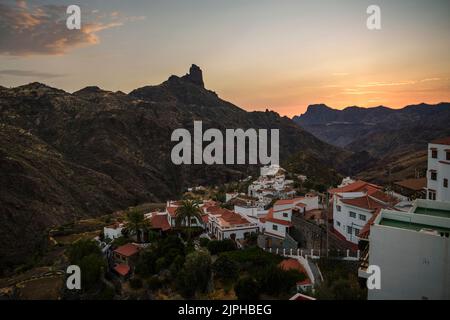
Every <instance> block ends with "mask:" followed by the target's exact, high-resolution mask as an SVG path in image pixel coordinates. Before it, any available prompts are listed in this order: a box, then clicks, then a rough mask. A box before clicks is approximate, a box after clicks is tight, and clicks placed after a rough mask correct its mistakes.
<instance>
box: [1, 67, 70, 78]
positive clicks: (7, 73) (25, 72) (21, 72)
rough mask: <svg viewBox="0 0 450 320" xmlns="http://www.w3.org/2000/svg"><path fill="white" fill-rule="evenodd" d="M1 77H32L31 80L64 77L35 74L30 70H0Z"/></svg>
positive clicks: (42, 73) (60, 75)
mask: <svg viewBox="0 0 450 320" xmlns="http://www.w3.org/2000/svg"><path fill="white" fill-rule="evenodd" d="M3 75H5V76H14V77H33V78H47V79H50V78H58V77H63V76H64V75H63V74H56V73H47V72H37V71H32V70H18V69H7V70H0V76H3Z"/></svg>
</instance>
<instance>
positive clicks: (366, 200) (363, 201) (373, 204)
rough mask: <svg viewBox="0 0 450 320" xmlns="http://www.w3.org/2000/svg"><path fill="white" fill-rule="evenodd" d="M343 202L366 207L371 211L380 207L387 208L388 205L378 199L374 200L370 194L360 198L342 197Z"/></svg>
mask: <svg viewBox="0 0 450 320" xmlns="http://www.w3.org/2000/svg"><path fill="white" fill-rule="evenodd" d="M341 202H343V203H345V204H348V205H350V206H354V207H358V208H362V209H366V210H369V211H373V210H376V209H378V208H387V207H388V206H387V205H384V204H382V203H380V202H378V201H375V200H373V199H372V198H371V197H369V196H364V197H360V198H354V199H341Z"/></svg>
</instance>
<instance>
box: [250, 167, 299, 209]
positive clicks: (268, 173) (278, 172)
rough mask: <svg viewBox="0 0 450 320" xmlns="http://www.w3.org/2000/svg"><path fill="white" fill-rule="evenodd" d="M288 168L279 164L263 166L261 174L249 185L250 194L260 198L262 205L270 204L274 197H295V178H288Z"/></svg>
mask: <svg viewBox="0 0 450 320" xmlns="http://www.w3.org/2000/svg"><path fill="white" fill-rule="evenodd" d="M285 172H286V170H284V169H283V168H281V167H280V166H278V165H271V166H266V167H262V168H261V176H260V177H259V178H258V179H257V180H256V181H253V183H252V184H250V186H249V187H248V195H249V196H251V197H254V198H257V199H258V202H259V203H260V204H262V206H267V205H268V204H270V202H271V201H272V199H274V198H280V199H288V198H293V197H294V196H295V194H296V192H295V190H294V188H293V187H292V186H293V184H294V181H293V180H288V179H286V176H285Z"/></svg>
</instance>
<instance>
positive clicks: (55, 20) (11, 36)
mask: <svg viewBox="0 0 450 320" xmlns="http://www.w3.org/2000/svg"><path fill="white" fill-rule="evenodd" d="M66 9H67V7H66V6H62V5H41V6H31V5H27V3H26V2H25V1H17V2H16V4H15V5H7V4H0V39H1V41H0V55H13V56H30V55H62V54H65V53H67V52H68V51H70V50H72V49H74V48H77V47H81V46H89V45H95V44H97V43H99V41H100V39H99V36H98V33H99V32H100V31H102V30H106V29H110V28H114V27H118V26H121V25H123V24H124V22H128V21H135V20H136V17H129V18H127V17H123V18H122V19H119V14H118V13H114V14H113V15H112V17H111V16H109V17H104V18H100V16H99V15H98V13H94V12H93V11H91V12H87V13H86V16H83V8H82V12H81V15H82V16H81V20H82V25H81V30H69V29H67V27H66V19H67V14H66ZM96 15H97V16H96ZM92 21H95V22H92Z"/></svg>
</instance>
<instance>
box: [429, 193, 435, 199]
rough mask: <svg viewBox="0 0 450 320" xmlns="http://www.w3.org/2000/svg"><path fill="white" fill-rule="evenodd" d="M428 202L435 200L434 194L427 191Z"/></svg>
mask: <svg viewBox="0 0 450 320" xmlns="http://www.w3.org/2000/svg"><path fill="white" fill-rule="evenodd" d="M428 200H436V192H434V191H428Z"/></svg>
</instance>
